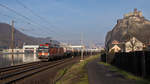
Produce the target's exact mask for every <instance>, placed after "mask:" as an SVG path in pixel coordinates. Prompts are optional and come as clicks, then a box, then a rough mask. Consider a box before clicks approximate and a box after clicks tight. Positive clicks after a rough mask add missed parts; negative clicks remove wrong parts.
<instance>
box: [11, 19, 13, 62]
mask: <svg viewBox="0 0 150 84" xmlns="http://www.w3.org/2000/svg"><path fill="white" fill-rule="evenodd" d="M11 29H12V30H11V50H12V65H14V55H13V53H14V21H13V20H12V22H11Z"/></svg>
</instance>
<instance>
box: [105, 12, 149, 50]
mask: <svg viewBox="0 0 150 84" xmlns="http://www.w3.org/2000/svg"><path fill="white" fill-rule="evenodd" d="M131 37H136V38H137V39H138V40H140V41H142V42H143V43H148V42H150V21H149V20H147V19H145V18H144V17H143V16H142V13H141V12H140V11H137V9H135V10H134V12H131V13H129V14H125V15H124V17H123V19H119V20H117V24H116V25H115V27H114V28H113V29H112V30H111V31H109V32H108V33H107V35H106V38H105V46H106V48H107V49H109V47H110V46H111V43H112V41H113V40H117V41H119V42H124V41H126V40H128V39H129V38H131Z"/></svg>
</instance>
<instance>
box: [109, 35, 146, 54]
mask: <svg viewBox="0 0 150 84" xmlns="http://www.w3.org/2000/svg"><path fill="white" fill-rule="evenodd" d="M144 47H145V44H144V43H143V42H141V41H139V40H138V39H137V38H135V37H132V38H131V39H129V40H127V41H125V42H118V41H116V40H114V41H113V42H112V44H111V47H110V49H109V52H111V51H112V50H114V52H132V51H142V50H143V49H144Z"/></svg>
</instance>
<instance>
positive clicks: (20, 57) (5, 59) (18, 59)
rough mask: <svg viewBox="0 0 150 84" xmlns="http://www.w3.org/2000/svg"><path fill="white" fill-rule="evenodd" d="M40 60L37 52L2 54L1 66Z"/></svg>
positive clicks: (0, 56) (0, 57)
mask: <svg viewBox="0 0 150 84" xmlns="http://www.w3.org/2000/svg"><path fill="white" fill-rule="evenodd" d="M35 61H39V59H38V58H37V57H36V54H0V68H1V67H8V66H14V65H19V64H24V63H30V62H35Z"/></svg>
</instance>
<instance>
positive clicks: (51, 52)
mask: <svg viewBox="0 0 150 84" xmlns="http://www.w3.org/2000/svg"><path fill="white" fill-rule="evenodd" d="M97 53H98V52H97V51H94V52H91V51H88V50H84V52H83V55H84V56H89V55H95V54H97ZM76 56H81V50H78V49H73V48H70V47H65V46H60V45H58V44H51V43H45V44H40V45H39V48H38V53H37V57H38V58H39V59H40V60H41V61H50V60H55V59H63V58H67V57H76Z"/></svg>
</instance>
